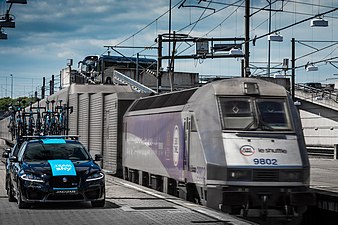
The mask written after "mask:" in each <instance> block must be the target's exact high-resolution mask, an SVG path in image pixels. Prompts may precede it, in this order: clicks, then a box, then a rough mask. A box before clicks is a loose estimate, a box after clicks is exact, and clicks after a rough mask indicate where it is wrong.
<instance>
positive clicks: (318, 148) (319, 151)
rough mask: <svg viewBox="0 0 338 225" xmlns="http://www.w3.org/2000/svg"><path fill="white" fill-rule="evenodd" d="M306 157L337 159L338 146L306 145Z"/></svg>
mask: <svg viewBox="0 0 338 225" xmlns="http://www.w3.org/2000/svg"><path fill="white" fill-rule="evenodd" d="M306 149H307V152H308V155H309V156H310V157H314V158H325V159H338V144H334V145H307V146H306Z"/></svg>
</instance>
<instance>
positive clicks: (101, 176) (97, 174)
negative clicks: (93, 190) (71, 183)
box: [86, 172, 104, 182]
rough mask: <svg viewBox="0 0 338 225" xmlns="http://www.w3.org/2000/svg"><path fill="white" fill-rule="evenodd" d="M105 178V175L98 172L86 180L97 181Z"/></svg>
mask: <svg viewBox="0 0 338 225" xmlns="http://www.w3.org/2000/svg"><path fill="white" fill-rule="evenodd" d="M103 178H104V173H102V172H96V173H93V174H91V175H89V176H88V177H87V179H86V181H87V182H88V181H96V180H100V179H103Z"/></svg>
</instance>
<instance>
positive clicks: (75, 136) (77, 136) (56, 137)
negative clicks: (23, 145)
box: [22, 135, 80, 141]
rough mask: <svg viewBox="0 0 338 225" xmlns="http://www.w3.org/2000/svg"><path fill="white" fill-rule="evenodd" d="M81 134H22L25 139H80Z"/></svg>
mask: <svg viewBox="0 0 338 225" xmlns="http://www.w3.org/2000/svg"><path fill="white" fill-rule="evenodd" d="M79 137H80V136H79V135H46V136H22V139H23V140H34V139H48V138H54V139H70V140H75V141H77V140H79Z"/></svg>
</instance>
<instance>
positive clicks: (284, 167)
mask: <svg viewBox="0 0 338 225" xmlns="http://www.w3.org/2000/svg"><path fill="white" fill-rule="evenodd" d="M122 166H123V176H124V178H125V179H127V180H130V181H132V182H135V183H139V184H141V185H144V186H148V187H152V188H154V189H157V190H160V191H163V192H165V193H169V194H172V195H175V196H180V197H182V198H184V199H187V200H189V201H193V202H196V203H200V204H203V205H206V206H208V207H211V208H215V209H221V210H223V211H226V212H230V213H234V214H238V213H242V214H243V215H244V216H245V215H248V213H251V212H259V215H260V216H262V215H263V216H268V215H269V213H270V212H271V211H274V212H275V211H278V212H280V213H283V214H284V215H298V214H300V213H302V212H303V211H304V209H306V207H307V206H308V205H312V204H314V201H315V197H314V194H313V193H312V192H310V191H309V177H310V174H309V171H310V165H309V160H308V156H307V151H306V148H305V142H304V137H303V133H302V129H301V124H300V118H299V116H298V112H297V109H296V108H295V106H294V104H293V102H292V100H291V98H290V96H289V94H288V93H287V91H286V90H285V88H284V87H282V86H279V85H276V84H273V83H270V82H267V81H263V80H259V79H254V78H234V79H225V80H219V81H216V82H212V83H209V84H206V85H204V86H202V87H199V88H194V89H188V90H184V91H178V92H172V93H167V94H162V95H157V96H150V97H144V98H140V99H138V100H136V101H134V103H133V104H132V105H131V106H130V108H129V109H128V111H127V112H126V114H125V115H124V118H123V150H122Z"/></svg>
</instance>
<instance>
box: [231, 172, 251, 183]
mask: <svg viewBox="0 0 338 225" xmlns="http://www.w3.org/2000/svg"><path fill="white" fill-rule="evenodd" d="M228 180H233V181H235V180H247V181H249V180H251V171H250V170H243V169H229V170H228Z"/></svg>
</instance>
